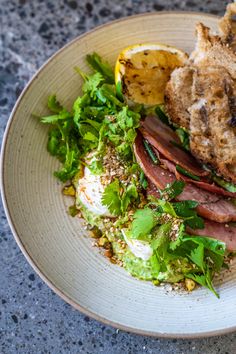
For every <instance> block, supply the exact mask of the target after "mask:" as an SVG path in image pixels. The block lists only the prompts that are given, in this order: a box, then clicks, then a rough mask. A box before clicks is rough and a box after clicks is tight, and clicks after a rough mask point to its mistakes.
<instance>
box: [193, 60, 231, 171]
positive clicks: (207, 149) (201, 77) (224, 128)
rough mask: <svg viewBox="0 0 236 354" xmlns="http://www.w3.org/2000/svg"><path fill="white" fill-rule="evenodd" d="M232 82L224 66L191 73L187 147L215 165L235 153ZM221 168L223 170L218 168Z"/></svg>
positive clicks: (203, 159) (199, 69) (218, 164)
mask: <svg viewBox="0 0 236 354" xmlns="http://www.w3.org/2000/svg"><path fill="white" fill-rule="evenodd" d="M235 93H236V92H235V84H234V81H233V80H232V78H231V76H230V75H229V73H228V72H227V70H225V69H224V68H223V67H213V66H211V67H199V68H198V69H196V70H195V72H194V75H193V86H192V99H193V100H194V102H195V103H194V104H193V105H192V106H191V107H190V108H189V112H190V117H191V118H190V147H191V151H192V153H193V155H195V156H197V157H198V158H199V159H200V160H202V161H203V162H206V163H211V164H212V165H214V166H215V167H217V168H220V164H221V163H222V162H223V164H224V163H225V162H227V161H228V162H229V163H230V162H232V161H233V160H234V158H235V157H236V153H235V151H236V149H235V148H236V145H235V144H236V136H235V131H234V130H235V129H234V128H232V127H231V126H230V125H229V122H230V119H231V116H232V114H231V106H230V104H229V102H231V100H232V98H231V96H232V95H234V94H235ZM221 172H223V171H221Z"/></svg>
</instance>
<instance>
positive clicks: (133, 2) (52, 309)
mask: <svg viewBox="0 0 236 354" xmlns="http://www.w3.org/2000/svg"><path fill="white" fill-rule="evenodd" d="M227 3H228V1H222V0H214V1H210V0H208V1H198V0H180V1H178V0H159V1H154V0H146V1H145V0H143V1H141V0H119V1H118V0H113V1H112V0H110V1H109V0H78V1H75V0H57V1H53V0H45V1H44V0H34V1H29V0H18V1H17V0H0V117H1V119H0V136H1V139H2V136H3V133H4V129H5V126H6V123H7V120H8V117H9V114H10V112H11V109H12V108H13V105H14V103H15V101H16V99H17V97H18V96H19V94H20V92H21V91H22V89H23V88H24V86H25V84H26V83H27V81H28V80H29V79H30V78H31V77H32V75H33V74H34V73H35V72H36V70H37V69H38V68H39V67H40V66H41V65H42V64H43V62H44V61H45V60H46V59H47V58H49V57H50V56H51V54H53V53H54V52H55V51H57V50H58V49H59V48H60V47H62V46H63V45H64V44H65V43H68V42H69V41H70V40H71V39H73V38H75V37H76V36H78V35H80V34H81V33H84V32H86V31H88V30H90V29H91V28H94V27H95V26H97V25H100V24H103V23H106V22H108V21H111V20H113V19H117V18H121V17H123V16H128V15H132V14H136V13H143V12H147V11H149V12H150V11H162V10H181V11H183V10H188V11H204V12H209V13H212V14H218V15H222V14H223V13H224V9H225V6H226V4H227ZM0 211H1V227H0V231H1V236H0V353H1V354H10V353H14V354H15V353H22V354H27V353H30V354H31V353H32V354H33V353H55V354H59V353H87V354H90V353H96V354H97V353H104V354H123V353H124V354H137V353H148V354H151V353H165V354H167V353H176V354H178V353H179V354H180V353H199V354H200V353H204V354H207V353H224V354H231V353H232V354H233V353H235V352H236V333H233V334H232V333H231V334H228V335H225V336H219V337H213V338H208V339H201V340H197V339H195V340H181V339H180V340H176V339H158V338H149V337H143V336H138V335H135V334H129V333H126V332H123V331H119V330H117V329H115V328H112V327H109V326H105V325H103V324H101V323H99V322H97V321H95V320H93V319H90V318H89V317H87V316H84V315H82V314H81V313H80V312H78V311H76V310H75V309H73V308H72V307H71V306H70V305H68V304H66V303H65V302H64V301H63V300H61V299H60V298H59V297H58V296H57V295H55V294H54V293H53V292H52V291H51V290H50V289H49V288H48V287H47V286H46V285H45V284H44V283H43V281H42V280H41V279H40V278H39V276H38V275H37V274H35V272H34V271H33V269H32V268H31V267H30V266H29V264H28V263H27V261H26V259H25V258H24V256H23V255H22V253H21V251H20V250H19V248H18V246H17V245H16V242H15V240H14V238H13V236H12V233H11V231H10V228H9V225H8V223H7V220H6V216H5V214H4V211H3V208H2V206H1V210H0ZM222 311H223V309H222ZM183 315H184V314H183ZM199 325H200V324H199Z"/></svg>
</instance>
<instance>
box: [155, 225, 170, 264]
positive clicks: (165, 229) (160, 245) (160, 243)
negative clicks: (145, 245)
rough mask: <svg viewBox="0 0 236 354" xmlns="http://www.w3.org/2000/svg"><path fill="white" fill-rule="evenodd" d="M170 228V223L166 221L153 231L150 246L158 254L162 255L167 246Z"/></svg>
mask: <svg viewBox="0 0 236 354" xmlns="http://www.w3.org/2000/svg"><path fill="white" fill-rule="evenodd" d="M170 230H171V223H169V222H168V223H166V224H163V225H160V226H159V227H158V228H157V229H156V230H155V232H154V235H153V241H152V242H151V247H152V249H153V250H154V251H157V252H158V254H159V255H160V254H161V255H162V257H164V255H165V253H166V250H167V247H168V245H169V242H170V239H169V233H170Z"/></svg>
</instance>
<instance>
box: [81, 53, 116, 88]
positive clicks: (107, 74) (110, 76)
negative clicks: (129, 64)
mask: <svg viewBox="0 0 236 354" xmlns="http://www.w3.org/2000/svg"><path fill="white" fill-rule="evenodd" d="M86 60H87V63H88V64H89V65H90V66H91V68H92V69H93V70H94V71H97V72H99V73H100V74H102V76H103V77H104V79H105V80H106V82H107V83H109V84H113V83H114V72H113V69H112V68H111V66H110V65H109V64H108V63H106V62H105V61H103V60H102V59H101V57H100V56H99V55H98V54H97V53H93V54H88V55H87V56H86Z"/></svg>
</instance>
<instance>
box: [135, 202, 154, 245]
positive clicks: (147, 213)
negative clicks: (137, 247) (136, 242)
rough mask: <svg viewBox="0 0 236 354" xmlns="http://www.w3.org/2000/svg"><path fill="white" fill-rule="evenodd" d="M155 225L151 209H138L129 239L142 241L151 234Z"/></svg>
mask: <svg viewBox="0 0 236 354" xmlns="http://www.w3.org/2000/svg"><path fill="white" fill-rule="evenodd" d="M156 224H157V220H156V217H155V213H154V212H153V210H152V209H150V208H145V209H138V210H137V211H136V212H135V214H134V220H133V222H132V226H131V237H132V238H135V239H142V238H143V237H145V236H147V235H148V234H149V233H150V232H151V230H152V229H153V227H154V226H155V225H156Z"/></svg>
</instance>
